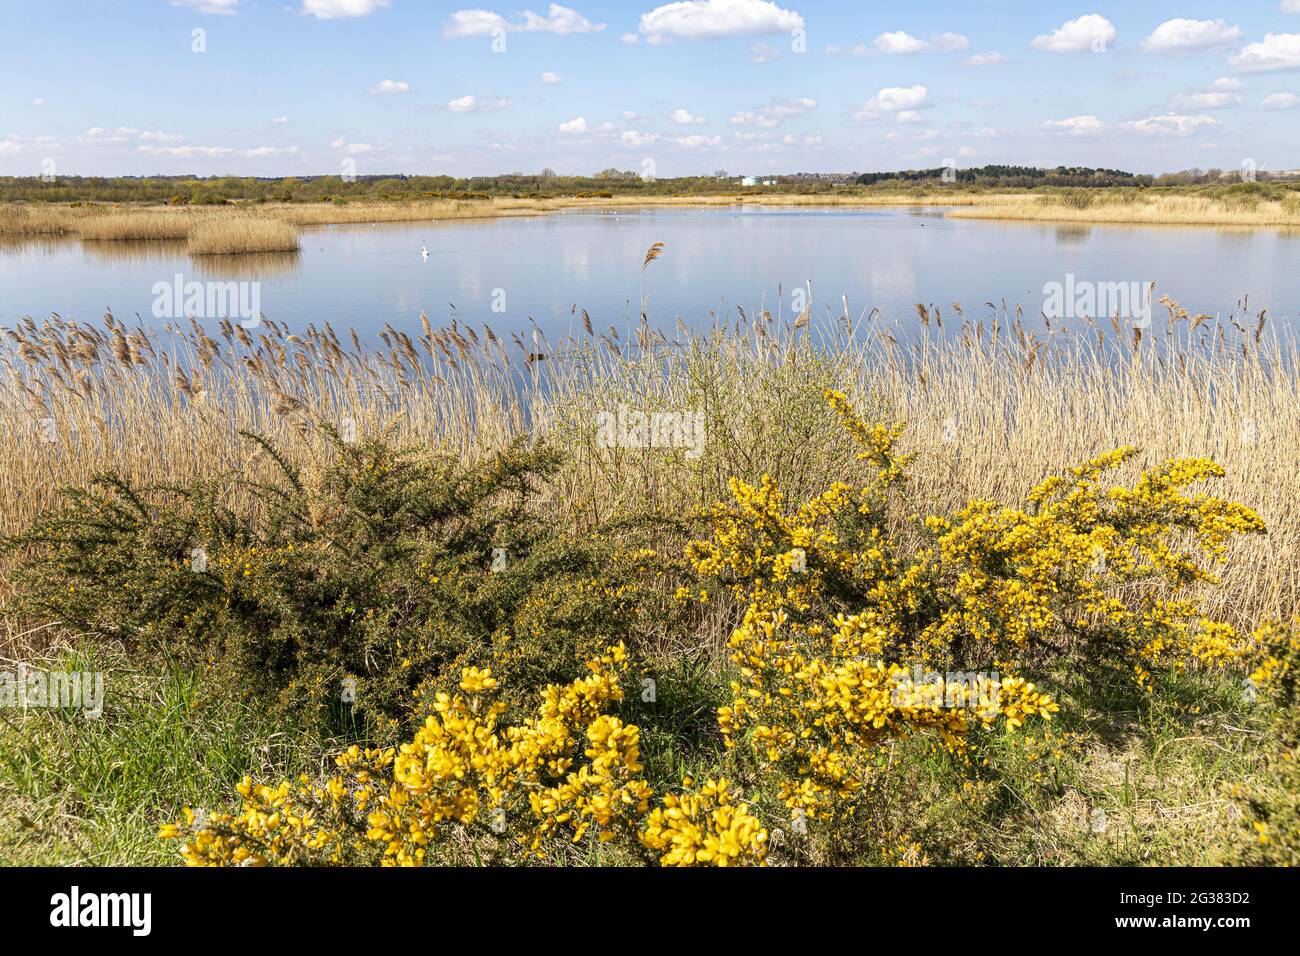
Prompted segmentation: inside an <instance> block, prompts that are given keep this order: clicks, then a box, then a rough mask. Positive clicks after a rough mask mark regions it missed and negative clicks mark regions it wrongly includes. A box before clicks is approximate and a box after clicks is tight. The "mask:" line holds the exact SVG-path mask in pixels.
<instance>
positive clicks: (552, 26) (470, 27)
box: [442, 3, 606, 38]
mask: <svg viewBox="0 0 1300 956" xmlns="http://www.w3.org/2000/svg"><path fill="white" fill-rule="evenodd" d="M516 16H518V17H521V18H522V19H520V20H515V21H513V22H512V21H510V20H507V19H506V18H505V17H503V16H502V15H501V14H499V13H493V12H492V11H490V10H477V9H475V10H457V11H455V12H454V13H452V15H451V17H450V19H448V21H447V24H446V26H444V27H443V28H442V35H443V36H445V37H451V38H458V37H474V36H488V35H490V34H492V33H495V32H496V31H498V30H499V31H501V32H503V33H555V34H558V35H560V36H567V35H569V34H571V33H599V32H600V31H601V30H604V29H605V27H606V24H604V23H592V22H591V21H590V20H588V19H587V18H586V17H584V16H583V15H582V14H581V13H579V12H578V11H577V10H574V9H573V8H572V7H565V6H561V5H560V4H558V3H552V4H551V5H550V6H549V7H547V10H546V16H542V15H541V14H540V13H533V12H532V11H531V10H524V11H522V12H521V13H517V14H516Z"/></svg>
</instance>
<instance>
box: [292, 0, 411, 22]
mask: <svg viewBox="0 0 1300 956" xmlns="http://www.w3.org/2000/svg"><path fill="white" fill-rule="evenodd" d="M389 3H390V0H302V12H303V13H305V14H309V15H310V16H313V17H316V18H317V19H319V20H346V19H348V18H349V17H368V16H370V14H372V13H374V12H375V11H376V10H378V9H379V8H380V7H386V6H388V5H389Z"/></svg>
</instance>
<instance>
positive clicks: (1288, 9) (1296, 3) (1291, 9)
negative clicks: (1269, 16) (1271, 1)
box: [1281, 0, 1300, 13]
mask: <svg viewBox="0 0 1300 956" xmlns="http://www.w3.org/2000/svg"><path fill="white" fill-rule="evenodd" d="M1281 10H1282V12H1283V13H1300V0H1282V7H1281Z"/></svg>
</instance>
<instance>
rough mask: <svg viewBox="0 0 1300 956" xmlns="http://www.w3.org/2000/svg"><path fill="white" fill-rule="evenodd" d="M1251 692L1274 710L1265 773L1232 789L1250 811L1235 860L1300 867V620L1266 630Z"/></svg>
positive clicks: (1255, 657) (1258, 641)
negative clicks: (1286, 625) (1259, 696)
mask: <svg viewBox="0 0 1300 956" xmlns="http://www.w3.org/2000/svg"><path fill="white" fill-rule="evenodd" d="M1251 654H1252V657H1251V663H1252V664H1253V665H1254V669H1253V670H1252V671H1251V674H1250V676H1249V677H1248V678H1247V682H1248V683H1247V684H1246V688H1247V691H1248V693H1249V695H1250V696H1251V697H1252V698H1253V697H1254V696H1255V695H1256V694H1258V695H1261V696H1262V697H1263V698H1264V699H1265V700H1266V701H1267V704H1268V706H1269V708H1270V710H1269V720H1268V723H1267V725H1266V728H1265V730H1266V737H1265V741H1266V742H1265V744H1264V747H1263V754H1262V756H1263V773H1261V774H1259V775H1258V780H1257V781H1256V782H1254V783H1251V784H1247V785H1240V784H1236V785H1233V786H1232V787H1230V788H1229V796H1231V797H1232V798H1233V799H1234V800H1236V801H1237V802H1238V805H1239V806H1240V807H1241V808H1242V809H1243V810H1244V811H1245V812H1244V813H1243V815H1242V816H1243V818H1244V821H1245V826H1244V829H1245V831H1246V832H1245V834H1244V835H1243V837H1242V838H1241V839H1239V840H1238V841H1237V849H1236V854H1235V859H1234V861H1233V862H1236V863H1242V864H1245V865H1249V866H1296V865H1298V864H1300V618H1297V619H1296V620H1294V621H1292V622H1291V624H1290V626H1289V627H1283V626H1278V625H1266V626H1264V627H1262V628H1260V630H1259V632H1258V633H1257V634H1256V636H1255V641H1254V642H1253V645H1252V648H1251Z"/></svg>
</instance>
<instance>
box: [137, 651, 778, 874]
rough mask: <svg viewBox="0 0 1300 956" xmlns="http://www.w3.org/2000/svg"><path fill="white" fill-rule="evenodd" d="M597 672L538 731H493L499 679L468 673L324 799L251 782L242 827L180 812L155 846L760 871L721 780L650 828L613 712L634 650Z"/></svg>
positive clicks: (635, 758) (303, 855)
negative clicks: (597, 849)
mask: <svg viewBox="0 0 1300 956" xmlns="http://www.w3.org/2000/svg"><path fill="white" fill-rule="evenodd" d="M588 667H589V669H590V673H589V674H588V675H587V676H586V677H583V678H580V679H578V680H576V681H574V682H573V683H571V684H569V685H567V686H564V687H560V686H556V685H552V686H549V687H547V688H546V689H545V690H544V691H543V692H542V694H541V703H540V705H539V706H538V708H537V711H536V713H535V714H534V716H532V717H530V718H528V719H527V720H525V721H523V722H522V723H520V724H518V725H515V726H510V727H503V726H501V725H500V723H499V721H500V719H501V717H502V716H503V715H504V713H505V712H506V707H505V705H504V704H502V703H500V702H499V701H497V700H496V699H495V692H496V690H497V689H498V686H499V685H498V682H497V680H496V678H494V677H493V676H492V674H491V671H489V670H479V669H476V668H466V669H464V670H463V671H462V672H461V680H460V685H459V688H458V691H457V693H456V694H455V695H454V696H453V695H449V694H445V693H444V694H440V695H439V697H438V700H437V703H436V705H435V709H436V711H437V713H436V714H435V715H434V716H431V717H430V718H429V719H428V720H427V721H426V723H425V724H424V726H423V727H422V728H421V729H420V730H419V732H418V733H416V735H415V738H414V739H413V740H412V741H411V742H410V743H409V744H403V745H402V746H401V748H400V750H398V751H393V750H391V749H390V750H383V751H380V750H366V751H364V752H363V751H361V750H360V749H359V748H357V747H352V748H351V749H349V750H348V751H346V752H345V753H343V754H342V755H340V756H339V757H338V758H337V759H336V761H335V764H336V767H337V770H338V772H337V773H336V774H335V775H333V776H331V777H330V778H329V779H328V780H326V781H325V782H324V783H322V784H314V783H312V782H311V781H309V780H307V779H305V778H304V779H300V780H299V781H298V783H297V784H292V783H289V782H284V783H281V784H279V785H278V786H276V787H268V786H259V785H255V784H254V783H253V782H252V781H251V780H248V779H245V780H244V782H243V783H242V784H241V785H240V787H239V792H240V795H241V796H242V797H243V806H242V809H241V810H240V811H239V812H238V813H236V814H216V815H213V816H210V817H206V818H203V819H199V818H196V816H195V814H194V813H193V811H188V810H187V811H186V813H185V817H184V819H183V820H181V821H178V822H177V823H175V824H169V825H167V826H165V827H163V829H162V831H161V832H162V836H163V837H165V838H180V839H184V840H186V842H185V844H184V847H183V849H182V855H183V856H184V858H185V860H186V862H187V863H189V864H190V865H194V866H204V865H214V866H221V865H253V866H257V865H266V864H268V863H274V864H280V865H292V864H316V865H321V864H340V863H346V864H354V865H355V864H358V863H375V862H380V863H382V864H383V865H395V866H419V865H421V864H423V863H424V862H425V860H426V856H427V854H428V853H429V851H430V849H431V848H432V847H434V846H435V845H436V844H437V843H438V842H439V841H441V840H445V839H446V838H447V835H448V831H449V830H452V829H453V828H459V829H460V830H461V831H462V833H464V832H468V833H469V834H470V835H472V836H477V837H478V838H479V842H478V844H477V845H478V846H481V847H491V852H492V856H493V858H494V859H501V860H507V861H508V860H516V861H517V860H520V859H523V858H526V857H527V856H532V855H536V856H541V857H543V858H544V857H545V856H546V847H547V844H548V843H550V842H551V841H555V840H560V839H563V840H564V841H566V842H567V843H569V844H578V843H581V842H583V841H584V840H586V841H588V842H599V843H608V842H611V841H615V840H618V839H620V838H622V839H623V840H624V841H628V842H631V841H633V840H634V839H635V840H636V841H638V842H639V843H640V845H641V847H643V848H644V849H646V850H649V851H653V852H654V853H656V854H659V855H660V858H661V860H662V862H664V863H666V864H670V865H691V864H695V863H713V864H716V865H720V866H726V865H733V864H744V863H761V862H762V861H763V859H764V856H765V853H766V849H765V844H766V840H767V835H766V832H765V831H764V830H763V829H762V827H761V826H760V825H759V824H758V821H757V820H756V819H755V818H754V817H753V816H752V815H750V814H749V812H748V809H747V808H746V807H745V806H744V805H743V804H737V803H735V802H734V801H733V798H732V796H731V794H730V792H729V790H728V787H727V783H726V781H725V780H723V781H707V782H706V783H705V784H704V786H703V788H702V789H701V790H700V792H699V793H698V794H693V793H686V794H683V795H682V796H677V795H673V794H670V795H669V796H667V797H666V798H665V800H664V804H663V806H662V807H659V808H656V809H655V810H654V811H653V812H652V813H647V811H648V809H649V802H650V799H651V797H652V795H653V794H652V791H651V789H650V787H649V785H648V784H647V783H646V782H645V781H644V780H643V779H641V778H640V776H639V774H640V772H641V770H642V766H641V762H640V732H639V730H638V729H637V727H635V726H634V725H629V724H624V723H623V722H622V721H621V720H620V719H619V718H617V717H614V716H611V715H609V714H606V713H605V710H606V709H607V708H608V707H610V706H611V705H613V704H616V703H617V702H618V701H620V700H621V699H622V697H623V690H622V686H621V678H622V677H623V674H624V672H625V671H626V670H627V655H626V651H625V649H624V648H623V646H622V645H618V646H616V647H613V648H611V649H610V650H609V651H608V653H606V654H605V655H603V656H601V657H599V658H596V659H594V660H592V661H590V662H589V664H588ZM584 737H585V740H586V742H587V744H588V745H589V746H587V747H586V748H585V749H584V748H583V745H582V742H581V740H582V738H584ZM575 767H576V769H574V768H575ZM689 783H690V781H688V784H689ZM643 822H644V829H642V823H643Z"/></svg>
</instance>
